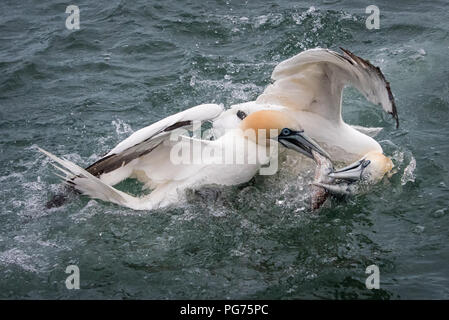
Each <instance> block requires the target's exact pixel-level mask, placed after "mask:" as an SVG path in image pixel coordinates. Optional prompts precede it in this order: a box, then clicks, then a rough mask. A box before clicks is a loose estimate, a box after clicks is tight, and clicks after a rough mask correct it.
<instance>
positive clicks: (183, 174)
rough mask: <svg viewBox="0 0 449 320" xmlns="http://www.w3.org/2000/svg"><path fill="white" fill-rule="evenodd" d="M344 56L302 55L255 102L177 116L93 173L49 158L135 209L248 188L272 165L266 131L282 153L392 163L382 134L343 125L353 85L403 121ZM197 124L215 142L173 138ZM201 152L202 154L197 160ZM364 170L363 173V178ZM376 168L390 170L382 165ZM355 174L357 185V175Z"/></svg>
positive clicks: (361, 67)
mask: <svg viewBox="0 0 449 320" xmlns="http://www.w3.org/2000/svg"><path fill="white" fill-rule="evenodd" d="M343 51H344V55H340V54H338V53H336V52H333V51H330V50H327V49H312V50H307V51H305V52H302V53H300V54H298V55H296V56H294V57H292V58H290V59H288V60H286V61H283V62H281V63H280V64H279V65H278V66H277V67H276V68H275V70H274V71H273V74H272V79H273V80H274V83H273V84H271V85H269V86H268V87H267V88H266V89H265V91H264V92H263V93H262V94H261V95H260V96H259V97H258V98H257V99H256V100H255V101H252V102H247V103H242V104H238V105H234V106H232V107H231V108H230V109H228V110H226V111H224V110H223V108H222V107H220V106H218V105H214V104H209V105H200V106H197V107H193V108H190V109H188V110H185V111H183V112H180V113H177V114H174V115H172V116H170V117H167V118H165V119H163V120H161V121H158V122H156V123H154V124H152V125H150V126H148V127H146V128H143V129H141V130H139V131H137V132H135V133H134V134H132V135H131V136H130V137H129V138H127V139H125V140H124V141H122V142H121V143H119V144H118V145H117V146H116V147H115V148H113V149H112V150H111V151H110V152H109V153H108V154H106V155H105V156H104V157H103V158H102V159H100V160H99V161H97V162H96V163H94V164H92V165H91V166H89V167H88V168H86V169H82V168H80V167H78V166H76V165H75V164H73V163H70V162H69V161H67V160H62V159H59V158H57V157H56V156H54V155H52V154H50V153H48V152H46V151H43V150H42V151H43V152H44V153H46V154H47V155H48V156H49V157H51V158H52V159H53V160H55V161H56V162H58V163H59V164H60V165H61V166H62V167H64V168H65V169H61V170H62V171H63V172H64V173H65V176H64V177H63V178H64V179H65V180H66V181H68V183H69V184H71V185H73V186H74V187H75V188H76V189H77V190H79V191H81V192H82V193H84V194H86V195H88V196H91V197H93V198H98V199H101V200H105V201H110V202H114V203H117V204H120V205H124V206H128V207H130V208H133V209H153V208H158V207H163V206H166V205H169V204H172V203H175V202H177V201H179V200H180V199H181V197H182V194H183V192H184V191H185V189H186V188H196V187H200V186H202V185H207V184H221V185H236V184H241V183H244V182H247V181H249V180H250V179H251V178H252V177H253V176H254V175H255V174H257V172H258V171H259V170H260V168H261V166H263V165H266V164H269V163H270V160H273V154H272V153H271V152H270V150H271V149H270V147H269V146H270V141H273V140H271V139H270V138H268V137H267V139H262V140H260V139H259V135H258V133H257V132H258V130H259V129H263V130H268V131H269V130H270V129H272V130H273V129H274V130H277V131H276V132H277V133H278V134H279V136H278V138H277V139H278V140H279V142H281V144H282V145H284V146H286V147H287V148H292V149H294V150H296V151H298V152H300V153H303V154H305V155H306V156H308V157H311V158H313V156H312V154H311V150H312V149H313V150H315V151H317V152H319V153H320V154H321V155H324V156H326V157H328V158H330V159H331V160H332V161H335V162H342V163H351V162H354V161H356V160H358V159H361V158H362V160H364V162H363V161H362V160H360V161H359V162H360V163H359V164H362V163H363V164H366V163H369V162H370V161H380V162H382V161H384V159H383V158H386V157H385V156H383V151H382V148H381V146H380V145H379V143H377V142H376V141H375V140H374V139H373V138H372V137H370V135H369V134H365V133H367V132H368V133H369V132H377V131H378V130H377V129H376V128H363V127H353V126H350V125H348V124H346V123H345V122H344V121H343V119H342V117H341V96H342V90H343V88H344V87H345V86H346V85H353V86H355V87H356V88H357V89H359V91H361V92H362V93H363V94H364V95H365V97H366V98H367V99H368V100H370V101H371V102H373V103H376V104H380V105H382V107H383V109H384V110H385V111H387V112H389V113H391V114H392V115H393V117H394V118H395V119H396V121H397V119H398V118H397V112H396V107H395V105H394V100H393V96H392V94H391V91H390V88H389V84H388V82H386V80H385V78H384V76H383V75H382V73H381V72H380V70H379V69H378V68H376V67H374V66H372V65H371V64H370V63H369V62H368V61H366V60H363V59H361V58H359V57H357V56H355V55H353V54H352V53H350V52H349V51H346V50H343ZM195 121H212V122H213V133H214V136H215V140H201V139H195V138H191V137H188V136H186V135H183V137H182V138H180V140H179V139H178V140H176V141H173V139H171V138H170V137H171V136H173V135H174V134H175V133H176V132H178V131H180V130H183V129H185V128H186V127H188V126H191V125H192V124H194V122H195ZM283 128H285V129H293V130H286V131H284V130H281V129H283ZM247 129H251V130H253V131H255V137H254V136H253V137H249V136H247V135H246V134H245V133H244V132H245V130H247ZM298 129H300V131H296V130H298ZM304 132H305V133H307V135H305V133H304ZM363 132H365V133H363ZM309 137H310V138H309ZM314 141H316V142H318V144H319V146H321V147H322V148H320V147H319V146H318V145H317V143H315V142H314ZM265 142H268V144H266V143H265ZM194 146H196V147H197V148H200V149H201V150H202V151H201V152H199V153H198V152H195V151H194V150H195V149H194ZM183 148H185V149H189V148H190V149H189V150H190V151H189V152H190V154H189V158H190V160H189V161H180V160H179V159H178V158H179V157H178V156H177V154H176V151H174V150H178V151H179V150H181V149H183ZM258 148H259V149H263V151H264V152H262V154H263V155H262V156H259V155H260V154H261V153H260V152H256V153H255V151H254V150H256V149H258ZM323 149H324V150H323ZM204 150H206V151H205V152H203V151H204ZM251 150H253V151H251ZM230 153H232V154H233V155H234V156H237V157H240V158H243V159H244V161H243V163H236V161H235V158H234V160H233V161H231V162H229V161H226V157H224V156H223V155H224V154H230ZM184 155H185V154H184ZM367 155H369V159H368V158H367ZM254 158H255V160H254ZM174 159H175V160H174ZM176 159H178V160H176ZM248 159H251V161H248ZM387 159H388V158H387ZM184 160H186V159H184ZM228 160H229V159H228ZM388 160H389V159H388ZM385 161H386V160H385ZM237 162H238V161H237ZM380 162H379V163H380ZM365 167H366V166H361V167H360V168H359V169H360V178H361V177H362V173H363V171H364V169H365ZM372 167H373V168H374V167H376V168H377V167H379V168H385V170H386V169H387V168H389V167H388V166H381V165H377V163H376V164H375V165H373V166H372ZM389 169H391V168H389ZM382 170H383V169H382ZM382 170H377V171H372V172H375V173H376V174H377V175H378V176H383V175H384V174H385V172H386V171H385V172H384V171H382ZM350 172H351V174H352V176H351V178H352V177H353V176H354V174H355V173H354V168H352V167H351V170H350ZM366 172H368V170H366ZM339 174H340V176H338V177H337V176H336V177H335V179H345V177H346V176H345V174H346V172H345V173H342V172H340V173H339ZM126 178H137V179H138V180H139V181H141V182H143V183H144V184H145V187H147V188H150V189H152V192H151V193H150V194H149V195H147V196H143V197H141V198H137V197H132V196H130V195H128V194H125V193H124V192H121V191H119V190H116V189H115V188H113V187H112V186H113V185H115V184H117V183H118V182H120V181H122V180H124V179H126ZM377 178H378V177H377V176H376V177H374V178H373V179H372V180H373V181H377V180H378V179H377ZM324 187H325V186H324Z"/></svg>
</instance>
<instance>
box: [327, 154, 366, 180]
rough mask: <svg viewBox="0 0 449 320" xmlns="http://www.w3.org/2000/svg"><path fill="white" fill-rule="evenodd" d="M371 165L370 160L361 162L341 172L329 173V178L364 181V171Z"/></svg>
mask: <svg viewBox="0 0 449 320" xmlns="http://www.w3.org/2000/svg"><path fill="white" fill-rule="evenodd" d="M370 163H371V161H370V160H364V159H362V160H359V161H356V162H354V163H352V164H350V165H349V166H347V167H344V168H342V169H340V170H336V171H334V172H332V173H329V177H332V178H335V179H345V180H351V181H357V180H360V179H362V174H363V170H365V168H366V167H367V166H368V165H369V164H370Z"/></svg>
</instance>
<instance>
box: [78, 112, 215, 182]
mask: <svg viewBox="0 0 449 320" xmlns="http://www.w3.org/2000/svg"><path fill="white" fill-rule="evenodd" d="M222 112H223V107H222V106H220V105H216V104H202V105H199V106H195V107H192V108H190V109H187V110H185V111H182V112H179V113H176V114H174V115H172V116H169V117H167V118H165V119H162V120H160V121H158V122H156V123H153V124H152V125H149V126H147V127H145V128H142V129H140V130H138V131H136V132H134V133H133V134H132V135H131V136H129V137H128V138H126V139H125V140H123V141H122V142H120V143H119V144H118V145H117V146H116V147H114V148H113V149H112V150H111V151H109V152H108V153H107V154H106V155H105V156H104V157H103V158H101V159H100V160H98V161H97V162H95V163H93V164H92V165H90V166H89V167H87V168H86V171H88V172H89V173H90V174H92V175H94V176H97V177H98V176H100V175H102V174H104V173H108V172H111V171H113V170H115V169H117V168H120V167H122V166H124V165H126V164H128V163H129V162H131V161H133V160H134V159H137V158H139V157H141V156H143V155H146V154H148V153H150V152H151V151H153V150H154V149H156V148H157V147H158V146H159V145H161V144H162V143H163V142H164V141H165V140H166V139H167V138H168V137H169V135H170V133H171V132H172V131H173V130H176V129H179V128H182V127H186V126H189V125H191V124H192V123H193V122H194V121H209V120H213V119H214V118H216V117H217V116H219V115H220V114H221V113H222Z"/></svg>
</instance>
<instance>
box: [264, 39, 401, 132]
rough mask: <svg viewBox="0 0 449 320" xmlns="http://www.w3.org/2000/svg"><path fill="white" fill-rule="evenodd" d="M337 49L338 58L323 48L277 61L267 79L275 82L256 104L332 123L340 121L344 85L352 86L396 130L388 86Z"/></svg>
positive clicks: (372, 68)
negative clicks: (379, 108) (304, 113)
mask: <svg viewBox="0 0 449 320" xmlns="http://www.w3.org/2000/svg"><path fill="white" fill-rule="evenodd" d="M341 50H342V51H343V54H342V55H341V54H339V53H336V52H334V51H331V50H327V49H321V48H317V49H311V50H307V51H304V52H301V53H300V54H298V55H296V56H294V57H292V58H290V59H288V60H285V61H283V62H281V63H280V64H279V65H277V66H276V68H275V69H274V71H273V74H272V76H271V77H272V79H273V80H275V82H274V83H273V84H271V85H269V86H268V87H267V88H266V89H265V91H264V92H263V93H262V95H260V96H259V97H258V98H257V100H256V102H257V103H259V104H274V105H281V106H285V107H288V108H292V109H295V110H303V111H311V112H314V113H317V114H320V115H321V116H323V117H325V118H327V119H330V120H332V121H342V119H341V96H342V91H343V88H344V87H345V86H346V85H352V86H354V87H355V88H357V89H358V90H359V91H360V92H361V93H362V94H363V95H364V96H365V97H366V98H367V99H368V100H369V101H371V102H373V103H374V104H378V105H381V106H382V107H383V109H384V110H385V111H386V112H388V113H390V114H391V115H392V116H393V118H394V119H395V120H396V126H397V127H398V126H399V119H398V114H397V111H396V106H395V102H394V98H393V95H392V93H391V90H390V84H389V83H388V81H386V80H385V77H384V75H383V74H382V72H381V71H380V69H379V68H378V67H375V66H373V65H372V64H371V63H370V62H369V61H367V60H364V59H362V58H360V57H358V56H356V55H354V54H353V53H351V52H349V51H348V50H345V49H343V48H341Z"/></svg>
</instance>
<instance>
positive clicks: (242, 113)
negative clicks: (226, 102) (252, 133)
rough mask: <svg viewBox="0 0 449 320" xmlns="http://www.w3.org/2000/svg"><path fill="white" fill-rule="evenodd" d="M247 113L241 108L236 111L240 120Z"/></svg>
mask: <svg viewBox="0 0 449 320" xmlns="http://www.w3.org/2000/svg"><path fill="white" fill-rule="evenodd" d="M246 116H247V114H246V113H245V112H243V111H242V110H239V111H237V117H239V119H240V120H243V119H245V118H246Z"/></svg>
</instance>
